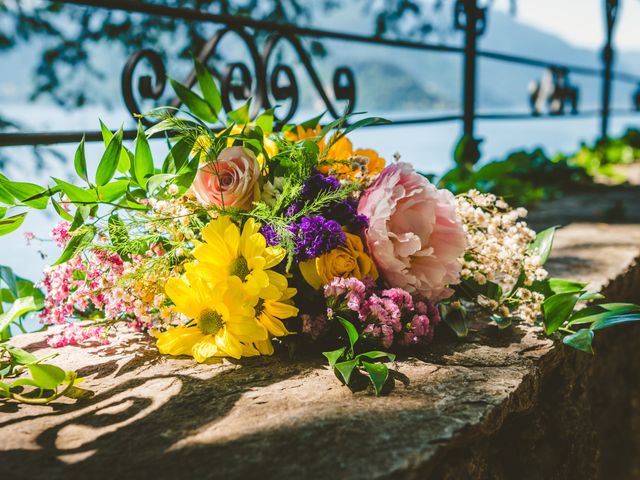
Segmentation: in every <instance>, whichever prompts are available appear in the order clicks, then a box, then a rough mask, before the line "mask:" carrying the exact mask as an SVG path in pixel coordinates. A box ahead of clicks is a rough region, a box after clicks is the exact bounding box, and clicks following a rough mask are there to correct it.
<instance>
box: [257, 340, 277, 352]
mask: <svg viewBox="0 0 640 480" xmlns="http://www.w3.org/2000/svg"><path fill="white" fill-rule="evenodd" d="M255 346H256V348H257V349H258V351H259V352H260V353H261V354H262V355H273V351H274V350H273V344H272V343H271V340H264V341H262V342H255Z"/></svg>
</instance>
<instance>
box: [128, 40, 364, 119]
mask: <svg viewBox="0 0 640 480" xmlns="http://www.w3.org/2000/svg"><path fill="white" fill-rule="evenodd" d="M228 34H235V35H236V36H238V37H239V39H240V40H241V41H242V42H243V43H244V44H245V45H246V47H247V49H248V51H249V55H250V58H251V63H252V64H253V65H252V67H253V68H250V67H249V65H247V64H246V63H243V62H231V63H228V64H227V65H225V67H224V68H223V69H222V70H218V69H216V68H215V67H213V66H212V65H211V63H212V59H213V58H214V56H215V54H216V52H217V51H218V47H219V45H220V42H221V40H222V39H223V37H225V36H226V35H228ZM281 42H282V43H287V44H288V45H289V46H290V47H292V48H293V51H294V52H295V54H296V56H297V59H298V60H299V61H300V63H301V64H302V66H303V67H304V70H305V71H306V73H307V75H308V76H309V79H310V80H311V83H312V84H313V87H314V89H315V90H316V92H317V94H318V95H319V97H320V99H321V100H322V102H323V104H324V106H325V107H326V110H327V111H328V112H329V114H330V115H331V116H332V117H334V118H339V117H340V116H341V115H342V114H343V113H352V112H353V110H354V108H355V100H356V83H355V76H354V74H353V71H352V70H351V69H350V68H348V67H344V66H341V67H338V68H336V70H335V72H334V75H333V82H332V87H333V92H332V93H333V99H334V100H335V101H344V102H347V103H346V106H345V108H344V111H342V110H340V109H339V108H338V106H337V105H335V104H334V102H333V101H332V99H331V98H330V97H329V94H328V93H327V91H326V90H325V87H324V86H323V83H322V81H321V79H320V77H319V75H318V73H317V72H316V70H315V68H314V66H313V62H312V61H311V57H310V55H309V54H308V53H307V51H306V49H305V48H304V46H303V45H302V42H301V41H300V40H299V39H298V38H297V37H295V36H292V35H287V34H280V33H279V34H275V35H272V36H271V37H269V38H268V39H267V40H266V42H265V44H264V47H263V50H262V52H260V51H259V49H258V46H257V42H256V40H255V37H254V36H253V35H251V34H250V33H249V31H247V30H245V29H241V28H223V29H221V30H218V31H217V32H216V33H215V34H214V35H213V36H212V37H211V39H210V40H209V41H208V42H207V43H206V44H205V45H204V47H203V48H202V50H201V51H200V54H199V55H198V60H199V61H200V62H202V63H203V64H204V65H207V68H209V70H210V71H211V72H212V74H213V75H214V77H216V78H217V80H218V82H219V84H220V93H221V97H222V105H223V108H224V110H225V111H226V112H230V111H231V110H233V104H234V103H235V102H239V101H246V100H248V99H249V98H252V99H253V102H252V110H251V112H250V114H251V116H252V117H255V116H256V115H257V114H258V113H259V112H260V111H261V110H264V109H268V108H271V107H272V106H275V105H278V106H279V105H280V102H288V107H287V109H286V112H285V113H284V114H281V115H278V112H277V111H276V113H275V118H276V121H277V122H279V123H280V124H284V123H287V122H288V121H290V120H291V119H292V118H293V116H294V115H295V114H296V112H297V110H298V107H299V104H300V91H299V87H298V80H297V78H296V72H295V69H294V68H293V67H292V66H290V65H286V64H284V63H281V62H279V63H277V64H275V65H274V66H273V68H270V67H269V64H270V60H271V58H272V56H273V53H274V52H275V51H276V47H277V46H278V44H280V43H281ZM143 61H146V62H148V63H149V64H150V65H151V67H152V71H153V75H154V78H152V77H151V76H150V75H143V76H141V77H139V80H138V84H137V86H134V79H135V76H134V73H135V70H136V68H137V67H138V65H140V63H142V62H143ZM166 79H167V75H166V69H165V66H164V63H163V60H162V57H161V56H160V55H159V54H158V53H157V52H155V51H153V50H150V49H145V50H141V51H138V52H136V53H134V54H132V55H131V56H130V57H129V59H128V61H127V63H126V64H125V67H124V69H123V72H122V95H123V98H124V101H125V105H126V106H127V109H128V110H129V112H130V113H131V114H132V115H133V116H134V117H136V118H137V116H138V115H139V114H140V113H142V112H141V108H140V106H139V104H138V102H137V100H136V98H135V95H134V90H137V95H138V96H139V97H140V98H142V99H147V100H149V99H151V100H158V99H159V98H160V96H161V95H162V94H163V92H164V89H165V87H166ZM196 81H197V77H196V73H195V71H191V72H190V74H189V75H188V77H187V78H186V79H185V81H184V82H183V83H184V84H185V85H186V86H187V87H192V86H193V85H195V83H196ZM136 87H137V88H136ZM271 99H273V100H274V102H272V100H271ZM180 105H181V102H180V99H178V98H177V97H176V98H174V99H173V100H172V101H171V106H173V107H179V106H180ZM142 121H143V122H144V123H145V125H147V126H150V125H152V124H153V123H152V122H151V121H150V119H148V118H143V119H142Z"/></svg>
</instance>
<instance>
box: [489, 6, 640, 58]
mask: <svg viewBox="0 0 640 480" xmlns="http://www.w3.org/2000/svg"><path fill="white" fill-rule="evenodd" d="M517 2H518V3H517V5H518V6H517V13H516V18H517V19H518V20H519V21H521V22H523V23H528V24H531V25H534V26H536V27H538V28H540V29H541V30H545V31H547V32H549V33H554V34H555V35H558V36H560V37H562V38H564V39H565V40H567V41H568V42H569V43H571V44H572V45H575V46H577V47H587V48H599V47H601V46H602V44H603V43H604V38H605V33H604V31H605V22H604V3H605V0H517ZM508 3H509V2H508V0H495V3H494V5H495V8H498V9H501V10H505V11H506V10H507V8H508ZM638 25H640V0H620V10H619V12H618V21H617V24H616V29H615V32H614V45H615V46H616V47H617V48H623V49H630V50H640V28H639V27H638Z"/></svg>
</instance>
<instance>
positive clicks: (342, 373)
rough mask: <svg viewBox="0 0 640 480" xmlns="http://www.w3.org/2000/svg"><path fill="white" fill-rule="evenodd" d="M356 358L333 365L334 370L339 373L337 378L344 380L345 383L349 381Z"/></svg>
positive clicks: (347, 383)
mask: <svg viewBox="0 0 640 480" xmlns="http://www.w3.org/2000/svg"><path fill="white" fill-rule="evenodd" d="M356 363H357V360H355V359H354V360H347V361H345V362H338V363H336V364H335V365H334V367H335V369H336V371H337V372H338V373H339V375H338V378H341V379H342V380H343V381H344V384H345V385H349V382H350V381H351V375H352V374H353V371H354V370H355V368H356Z"/></svg>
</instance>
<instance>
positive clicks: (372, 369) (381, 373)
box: [362, 362, 389, 396]
mask: <svg viewBox="0 0 640 480" xmlns="http://www.w3.org/2000/svg"><path fill="white" fill-rule="evenodd" d="M362 366H363V367H364V369H365V370H366V371H367V374H368V375H369V379H370V380H371V383H372V384H373V388H374V389H375V391H376V396H379V395H380V394H381V393H382V389H383V388H384V384H385V383H387V379H388V378H389V368H387V366H386V365H385V364H384V363H369V362H362Z"/></svg>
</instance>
